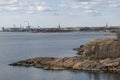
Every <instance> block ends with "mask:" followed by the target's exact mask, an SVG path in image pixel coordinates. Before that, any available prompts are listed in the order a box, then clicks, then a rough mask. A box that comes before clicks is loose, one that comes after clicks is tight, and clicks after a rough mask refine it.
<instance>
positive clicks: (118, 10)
mask: <svg viewBox="0 0 120 80" xmlns="http://www.w3.org/2000/svg"><path fill="white" fill-rule="evenodd" d="M28 22H30V25H31V26H38V25H39V26H41V27H57V26H58V25H59V24H60V25H61V26H63V27H69V26H70V27H73V26H75V27H77V26H103V25H105V24H106V23H107V24H109V25H120V0H0V27H3V26H5V27H12V26H13V24H16V26H19V25H20V24H22V25H23V26H25V25H27V23H28Z"/></svg>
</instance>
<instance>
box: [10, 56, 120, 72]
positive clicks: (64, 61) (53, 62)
mask: <svg viewBox="0 0 120 80" xmlns="http://www.w3.org/2000/svg"><path fill="white" fill-rule="evenodd" d="M9 65H10V66H23V67H35V68H42V69H45V70H87V71H104V72H119V71H120V58H118V59H109V58H107V59H103V60H97V61H96V60H86V59H83V58H82V57H78V56H76V57H59V58H54V57H37V58H31V59H27V60H23V61H19V62H16V63H12V64H9Z"/></svg>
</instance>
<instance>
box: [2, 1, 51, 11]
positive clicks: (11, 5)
mask: <svg viewBox="0 0 120 80" xmlns="http://www.w3.org/2000/svg"><path fill="white" fill-rule="evenodd" d="M0 10H2V11H4V10H6V11H16V12H17V11H18V12H19V11H22V12H24V13H36V12H44V11H52V10H53V9H52V7H50V6H48V4H46V3H45V2H42V1H39V0H0Z"/></svg>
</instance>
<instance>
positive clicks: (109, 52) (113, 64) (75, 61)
mask: <svg viewBox="0 0 120 80" xmlns="http://www.w3.org/2000/svg"><path fill="white" fill-rule="evenodd" d="M74 50H76V51H77V52H78V53H77V54H78V55H77V56H74V57H36V58H31V59H26V60H21V61H18V62H15V63H11V64H9V65H10V66H20V67H35V68H42V69H45V70H77V71H81V70H84V71H97V72H120V32H118V33H117V38H104V39H95V40H92V41H90V42H88V43H86V44H84V45H81V46H80V47H79V48H74Z"/></svg>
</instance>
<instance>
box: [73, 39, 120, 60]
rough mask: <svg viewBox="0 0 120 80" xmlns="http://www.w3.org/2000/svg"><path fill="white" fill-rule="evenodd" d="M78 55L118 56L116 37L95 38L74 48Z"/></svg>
mask: <svg viewBox="0 0 120 80" xmlns="http://www.w3.org/2000/svg"><path fill="white" fill-rule="evenodd" d="M74 50H76V51H78V54H79V55H82V56H84V57H86V58H91V59H106V58H119V57H120V52H119V45H118V42H117V40H116V39H111V38H105V39H95V40H93V41H90V42H88V43H86V44H85V45H82V46H80V48H75V49H74Z"/></svg>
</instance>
